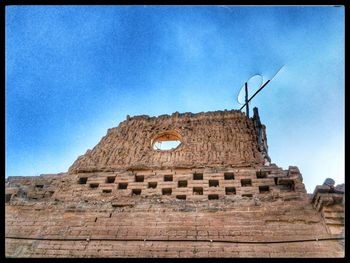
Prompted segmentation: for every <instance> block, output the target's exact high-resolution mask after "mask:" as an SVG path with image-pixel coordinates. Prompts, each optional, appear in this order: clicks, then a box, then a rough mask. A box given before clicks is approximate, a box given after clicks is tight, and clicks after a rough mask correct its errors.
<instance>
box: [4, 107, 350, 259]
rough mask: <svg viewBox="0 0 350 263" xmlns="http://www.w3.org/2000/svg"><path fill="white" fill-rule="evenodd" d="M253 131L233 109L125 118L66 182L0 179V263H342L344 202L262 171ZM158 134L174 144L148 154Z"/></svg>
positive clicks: (293, 177)
mask: <svg viewBox="0 0 350 263" xmlns="http://www.w3.org/2000/svg"><path fill="white" fill-rule="evenodd" d="M255 127H256V125H255V123H254V119H253V118H251V119H247V118H246V117H245V116H244V115H243V114H242V113H240V112H238V111H224V112H212V113H200V114H196V115H192V114H189V113H188V114H178V113H176V114H173V115H171V116H163V117H158V118H150V117H145V116H141V117H134V118H130V119H128V120H127V121H125V122H123V123H121V124H120V125H119V126H118V127H117V128H113V129H111V130H109V132H108V134H107V136H105V137H104V138H103V139H102V140H101V142H100V143H99V144H98V145H97V146H96V147H95V148H94V149H93V150H92V151H89V152H88V153H87V154H85V155H84V156H82V157H79V158H78V160H77V161H76V162H75V163H74V164H73V165H72V167H71V168H70V169H69V172H67V173H62V174H57V175H42V176H38V177H10V178H8V179H7V181H6V196H5V202H6V207H5V212H6V213H5V216H6V224H5V235H6V239H5V240H6V241H5V245H6V246H5V253H6V256H7V257H343V256H344V243H342V242H340V241H339V240H329V238H333V237H339V236H342V235H343V225H344V222H343V219H344V202H343V192H341V191H338V192H334V190H332V189H331V190H330V188H329V187H328V188H327V187H324V186H322V187H318V188H317V189H318V190H315V193H314V194H313V196H311V197H309V195H308V194H307V193H306V191H305V187H304V184H303V182H302V176H301V174H300V171H299V170H298V168H297V167H295V166H290V167H289V168H288V169H287V170H283V169H282V168H280V167H278V166H277V165H275V164H270V165H264V158H263V156H262V155H261V153H260V152H259V149H258V142H257V136H256V134H257V131H256V128H255ZM168 130H175V131H177V132H178V133H180V134H181V136H182V145H181V146H180V147H179V148H177V149H176V150H174V151H168V152H160V151H155V150H152V148H151V143H150V141H151V140H152V138H153V137H154V136H156V135H157V134H158V133H159V132H164V131H168ZM326 188H327V189H326ZM324 239H328V240H324ZM303 240H304V241H303ZM289 241H297V242H289ZM273 242H275V243H273Z"/></svg>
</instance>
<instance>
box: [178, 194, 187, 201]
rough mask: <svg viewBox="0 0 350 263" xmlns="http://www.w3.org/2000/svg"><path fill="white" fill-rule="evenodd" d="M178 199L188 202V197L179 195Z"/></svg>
mask: <svg viewBox="0 0 350 263" xmlns="http://www.w3.org/2000/svg"><path fill="white" fill-rule="evenodd" d="M176 199H180V200H186V195H177V196H176Z"/></svg>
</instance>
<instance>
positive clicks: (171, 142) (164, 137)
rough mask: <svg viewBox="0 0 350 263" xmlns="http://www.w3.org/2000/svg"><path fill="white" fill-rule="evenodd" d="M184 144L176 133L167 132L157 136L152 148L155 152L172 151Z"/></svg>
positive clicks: (153, 140) (152, 142)
mask: <svg viewBox="0 0 350 263" xmlns="http://www.w3.org/2000/svg"><path fill="white" fill-rule="evenodd" d="M181 143H182V137H181V135H180V134H179V133H177V132H175V131H166V132H162V133H159V134H158V135H156V136H155V137H154V138H153V139H152V141H151V146H152V149H153V150H159V151H171V150H175V149H177V148H178V147H179V146H180V145H181Z"/></svg>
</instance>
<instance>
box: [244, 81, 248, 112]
mask: <svg viewBox="0 0 350 263" xmlns="http://www.w3.org/2000/svg"><path fill="white" fill-rule="evenodd" d="M245 109H246V114H247V117H248V118H249V106H248V83H247V82H246V83H245Z"/></svg>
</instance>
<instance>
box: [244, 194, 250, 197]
mask: <svg viewBox="0 0 350 263" xmlns="http://www.w3.org/2000/svg"><path fill="white" fill-rule="evenodd" d="M242 197H253V195H252V194H242Z"/></svg>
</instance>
